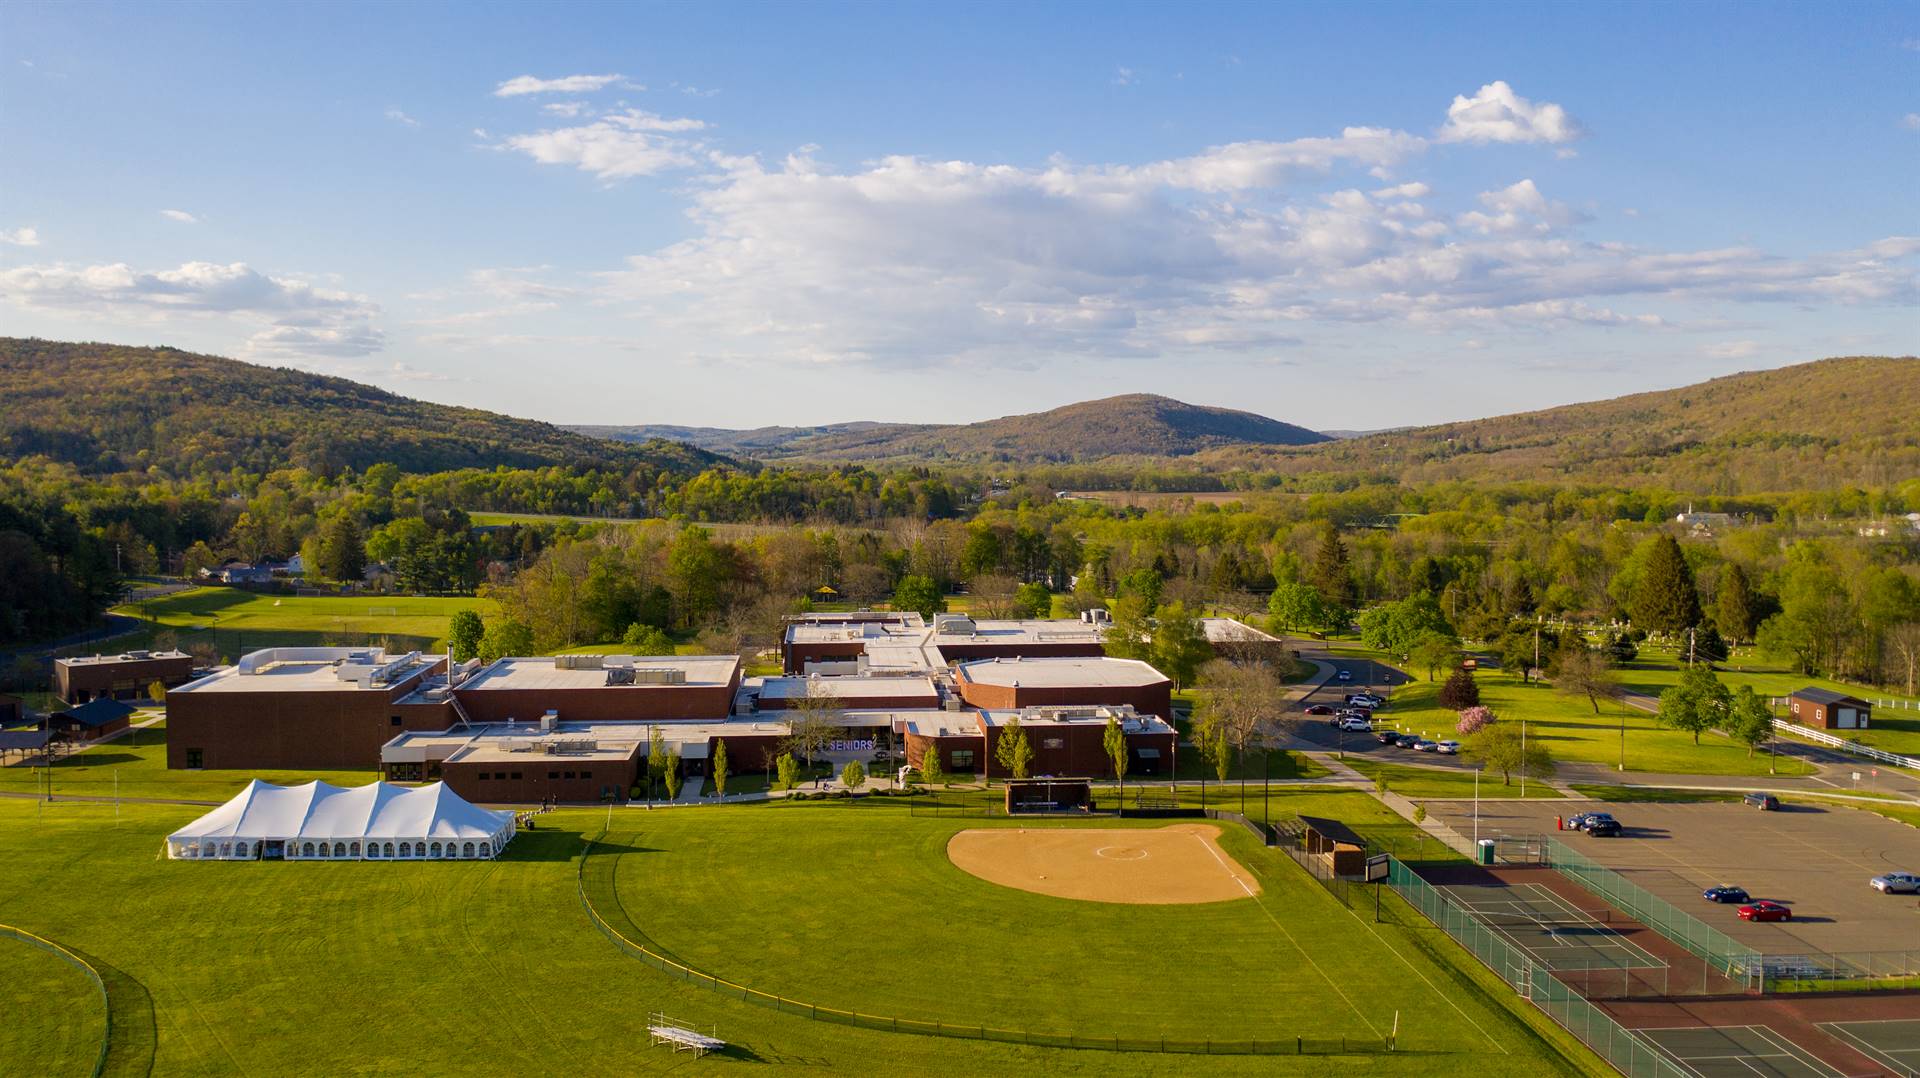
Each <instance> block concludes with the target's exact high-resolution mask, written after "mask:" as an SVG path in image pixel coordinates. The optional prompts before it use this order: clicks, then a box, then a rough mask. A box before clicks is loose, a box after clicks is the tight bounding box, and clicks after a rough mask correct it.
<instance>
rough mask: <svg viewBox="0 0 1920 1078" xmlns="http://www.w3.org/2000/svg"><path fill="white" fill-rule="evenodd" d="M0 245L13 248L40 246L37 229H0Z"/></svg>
mask: <svg viewBox="0 0 1920 1078" xmlns="http://www.w3.org/2000/svg"><path fill="white" fill-rule="evenodd" d="M0 243H4V244H8V245H10V246H13V247H38V246H40V230H39V229H37V228H15V229H4V228H0Z"/></svg>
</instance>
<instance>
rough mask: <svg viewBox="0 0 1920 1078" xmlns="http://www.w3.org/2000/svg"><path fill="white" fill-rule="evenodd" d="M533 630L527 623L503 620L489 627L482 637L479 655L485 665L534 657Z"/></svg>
mask: <svg viewBox="0 0 1920 1078" xmlns="http://www.w3.org/2000/svg"><path fill="white" fill-rule="evenodd" d="M533 652H534V647H533V630H532V629H530V628H528V627H527V623H526V622H524V621H519V620H517V619H514V618H501V619H499V620H498V621H495V622H494V623H493V624H491V625H489V626H487V631H486V632H485V633H484V634H482V635H481V637H480V647H479V650H478V655H479V657H480V661H481V662H483V663H490V662H493V661H494V660H495V659H504V658H507V657H509V656H527V655H532V654H533Z"/></svg>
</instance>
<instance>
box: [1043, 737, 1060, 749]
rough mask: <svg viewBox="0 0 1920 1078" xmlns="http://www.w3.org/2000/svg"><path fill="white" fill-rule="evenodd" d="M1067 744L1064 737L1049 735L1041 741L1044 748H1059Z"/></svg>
mask: <svg viewBox="0 0 1920 1078" xmlns="http://www.w3.org/2000/svg"><path fill="white" fill-rule="evenodd" d="M1066 744H1067V742H1066V740H1065V739H1064V738H1058V737H1049V738H1046V739H1044V740H1042V741H1041V742H1040V747H1041V748H1043V749H1059V748H1065V747H1066Z"/></svg>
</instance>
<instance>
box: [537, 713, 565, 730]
mask: <svg viewBox="0 0 1920 1078" xmlns="http://www.w3.org/2000/svg"><path fill="white" fill-rule="evenodd" d="M559 725H560V713H559V712H558V711H553V710H549V711H548V712H547V713H546V714H544V715H542V716H540V732H541V733H543V734H550V733H553V731H554V728H555V727H558V726H559Z"/></svg>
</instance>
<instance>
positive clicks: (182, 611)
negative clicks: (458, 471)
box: [69, 588, 499, 660]
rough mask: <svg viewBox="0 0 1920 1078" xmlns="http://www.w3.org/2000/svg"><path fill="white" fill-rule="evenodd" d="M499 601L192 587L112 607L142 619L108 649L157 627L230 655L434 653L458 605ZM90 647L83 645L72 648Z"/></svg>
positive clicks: (146, 643) (478, 606)
mask: <svg viewBox="0 0 1920 1078" xmlns="http://www.w3.org/2000/svg"><path fill="white" fill-rule="evenodd" d="M498 609H499V608H498V606H497V605H496V604H495V603H494V602H493V601H492V600H490V599H479V598H475V597H472V596H429V597H413V596H405V595H355V596H334V595H328V596H312V597H306V596H296V595H259V594H255V593H254V592H250V591H243V590H241V589H239V588H195V589H193V590H191V591H183V592H179V593H177V594H174V595H168V596H164V597H162V598H159V599H150V600H147V601H144V602H137V603H129V604H127V605H125V606H121V607H116V608H114V611H113V612H114V613H116V614H124V615H126V616H128V617H134V618H139V619H141V620H142V621H143V622H144V623H145V625H144V626H143V628H142V630H141V631H140V632H138V633H135V634H133V635H131V636H127V637H121V638H118V639H116V640H114V641H113V642H112V644H111V646H112V647H114V648H117V649H121V650H125V649H128V648H141V647H151V646H152V645H153V642H154V638H155V637H156V636H157V635H159V634H161V633H169V634H171V635H172V636H173V637H174V638H175V639H176V640H177V641H178V642H179V644H180V646H182V647H187V646H189V645H192V644H195V643H199V642H203V641H205V642H211V643H212V644H213V646H214V648H215V649H216V650H217V651H219V652H220V654H221V655H222V656H223V657H225V658H226V659H228V660H232V659H234V658H236V657H238V656H239V655H241V654H244V653H245V652H248V651H253V650H256V649H259V648H271V647H324V646H343V647H358V646H362V645H366V644H375V645H384V646H386V647H387V649H388V650H389V651H433V650H436V649H438V648H440V647H443V646H445V643H446V638H447V622H448V620H449V619H451V618H452V617H453V614H454V612H455V611H457V610H477V611H479V612H480V614H481V615H482V616H488V617H490V616H492V615H494V614H495V613H497V612H498ZM69 650H71V651H77V652H87V653H91V652H93V651H98V650H100V648H99V647H98V646H95V645H88V646H86V647H82V648H74V649H69Z"/></svg>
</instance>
